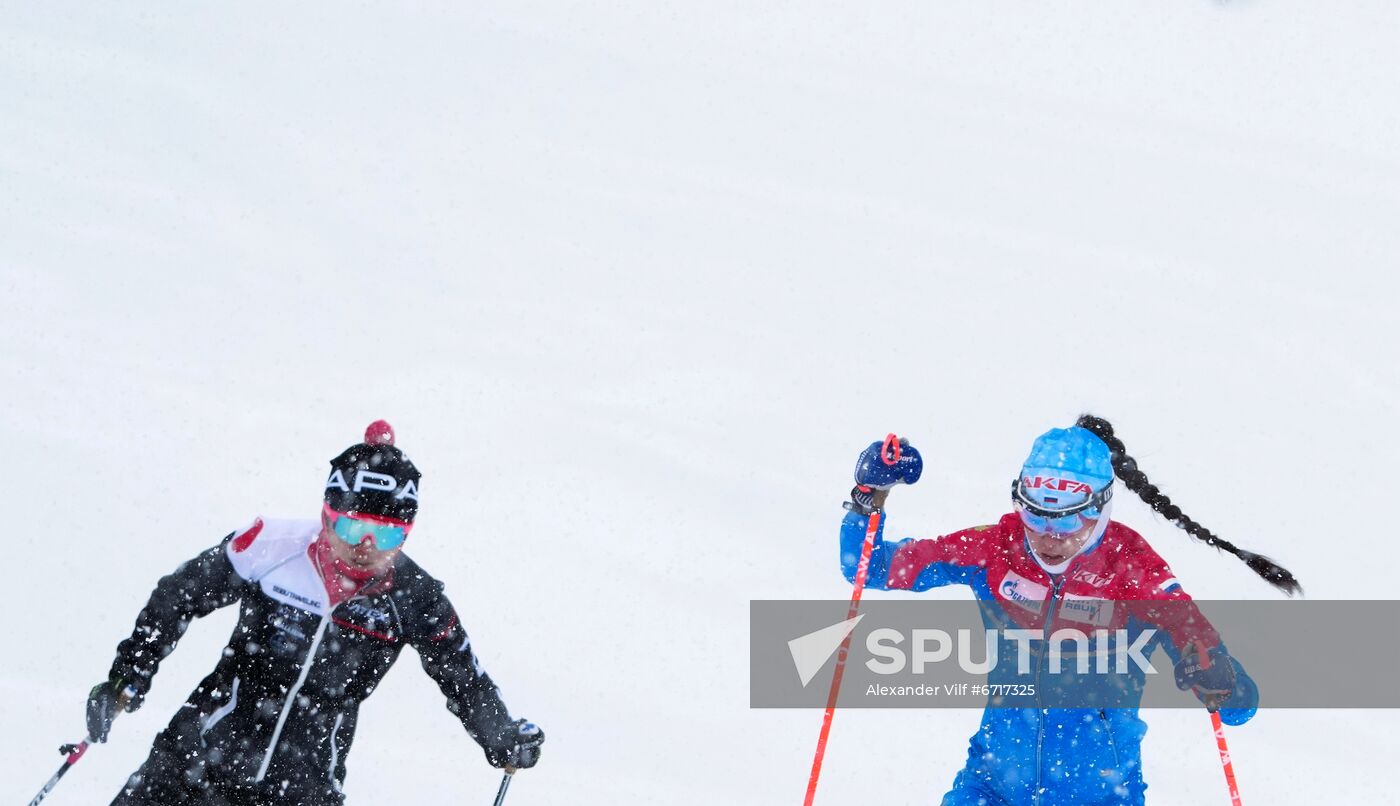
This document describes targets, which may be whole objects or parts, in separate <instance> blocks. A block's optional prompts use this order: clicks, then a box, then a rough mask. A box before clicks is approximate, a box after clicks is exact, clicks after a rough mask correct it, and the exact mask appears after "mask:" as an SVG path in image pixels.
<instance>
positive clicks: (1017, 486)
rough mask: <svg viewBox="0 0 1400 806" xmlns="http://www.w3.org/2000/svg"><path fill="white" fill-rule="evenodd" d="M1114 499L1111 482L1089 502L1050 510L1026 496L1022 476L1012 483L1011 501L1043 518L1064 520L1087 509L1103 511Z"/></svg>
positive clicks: (1090, 497) (1093, 495) (1092, 496)
mask: <svg viewBox="0 0 1400 806" xmlns="http://www.w3.org/2000/svg"><path fill="white" fill-rule="evenodd" d="M1112 497H1113V482H1109V483H1108V485H1106V486H1105V487H1104V488H1103V489H1102V490H1096V491H1095V492H1094V493H1093V494H1092V495H1090V496H1089V498H1088V500H1087V501H1082V502H1080V503H1078V504H1075V505H1074V506H1071V507H1066V508H1065V509H1049V508H1046V507H1043V506H1041V505H1040V504H1037V503H1036V502H1034V501H1032V500H1031V499H1030V496H1028V495H1026V493H1025V490H1023V489H1022V488H1021V477H1020V476H1017V477H1016V478H1015V479H1013V480H1012V482H1011V500H1013V501H1015V502H1016V503H1018V504H1020V505H1021V507H1022V508H1024V509H1025V510H1026V511H1027V512H1029V513H1031V514H1032V515H1039V516H1040V517H1042V518H1064V517H1067V516H1069V515H1078V514H1079V513H1081V512H1083V511H1085V510H1087V509H1103V505H1104V504H1107V503H1108V501H1109V499H1111V498H1112Z"/></svg>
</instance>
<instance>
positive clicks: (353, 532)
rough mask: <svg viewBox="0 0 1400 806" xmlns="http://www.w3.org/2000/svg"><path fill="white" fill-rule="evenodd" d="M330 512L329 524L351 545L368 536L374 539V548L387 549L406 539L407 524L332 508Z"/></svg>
mask: <svg viewBox="0 0 1400 806" xmlns="http://www.w3.org/2000/svg"><path fill="white" fill-rule="evenodd" d="M330 514H331V516H332V517H333V518H334V520H333V521H332V522H331V525H332V528H333V529H334V530H335V534H336V537H339V538H340V539H341V540H344V541H345V542H346V543H348V544H350V545H352V546H358V545H360V544H361V543H363V542H365V538H366V537H368V538H370V539H371V540H373V541H374V547H375V548H377V549H379V550H380V551H389V550H390V549H396V548H398V547H399V546H402V545H403V542H404V541H405V540H407V539H408V530H409V528H410V526H409V525H408V524H403V523H389V522H387V521H379V520H369V519H367V518H365V516H363V515H361V516H354V515H349V514H346V513H344V512H336V511H335V510H333V509H332V510H330Z"/></svg>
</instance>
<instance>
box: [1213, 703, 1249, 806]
mask: <svg viewBox="0 0 1400 806" xmlns="http://www.w3.org/2000/svg"><path fill="white" fill-rule="evenodd" d="M1210 722H1211V726H1212V727H1214V728H1215V745H1216V747H1218V748H1219V749H1220V766H1222V767H1224V768H1225V785H1226V786H1228V787H1229V788H1230V806H1242V804H1241V803H1240V785H1239V784H1237V783H1236V782H1235V765H1234V764H1233V763H1231V761H1230V748H1229V747H1228V746H1226V744H1225V725H1224V724H1223V723H1222V722H1221V721H1220V712H1219V711H1211V712H1210Z"/></svg>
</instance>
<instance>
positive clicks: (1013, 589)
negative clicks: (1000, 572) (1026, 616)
mask: <svg viewBox="0 0 1400 806" xmlns="http://www.w3.org/2000/svg"><path fill="white" fill-rule="evenodd" d="M1049 594H1050V589H1049V588H1047V587H1045V586H1044V585H1042V584H1040V583H1039V582H1032V581H1031V580H1029V579H1026V578H1025V577H1023V576H1021V575H1020V574H1018V573H1016V572H1015V571H1007V572H1006V576H1004V577H1002V580H1001V584H1000V585H998V586H997V595H999V596H1000V597H1001V598H1002V599H1005V600H1006V601H1008V602H1011V603H1012V604H1014V605H1016V606H1017V607H1020V608H1021V609H1023V610H1029V611H1030V612H1032V613H1039V612H1040V611H1041V608H1042V607H1044V605H1045V597H1046V596H1048V595H1049Z"/></svg>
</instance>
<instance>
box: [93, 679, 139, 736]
mask: <svg viewBox="0 0 1400 806" xmlns="http://www.w3.org/2000/svg"><path fill="white" fill-rule="evenodd" d="M144 699H145V698H144V697H142V696H141V695H140V694H139V693H138V692H137V691H136V689H135V688H133V687H131V686H127V685H123V683H122V681H121V680H120V679H113V680H108V681H106V682H105V683H98V684H97V685H95V686H93V687H92V690H91V691H89V692H88V700H87V729H88V738H89V739H91V740H92V741H94V742H105V741H107V734H108V733H110V732H111V731H112V721H113V720H115V719H116V718H117V713H118V712H120V711H126V712H128V713H130V712H132V711H135V710H136V709H137V708H140V707H141V702H142V700H144Z"/></svg>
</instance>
